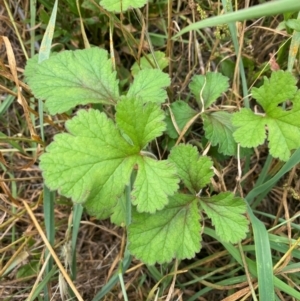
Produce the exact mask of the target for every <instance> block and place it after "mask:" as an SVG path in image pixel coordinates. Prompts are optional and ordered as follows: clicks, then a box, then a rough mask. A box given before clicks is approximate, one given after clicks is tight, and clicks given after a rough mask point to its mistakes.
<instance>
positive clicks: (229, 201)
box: [200, 192, 248, 243]
mask: <svg viewBox="0 0 300 301" xmlns="http://www.w3.org/2000/svg"><path fill="white" fill-rule="evenodd" d="M200 204H201V206H202V208H203V209H204V211H205V212H206V214H207V215H208V217H209V218H211V220H212V222H213V225H214V226H215V228H216V233H217V234H218V236H219V237H220V239H221V240H222V241H224V242H231V243H237V242H239V241H241V240H242V239H243V238H245V237H246V233H247V232H248V220H247V218H246V216H245V215H244V214H245V213H246V209H247V207H246V203H245V201H244V200H243V199H242V198H238V197H234V196H233V194H232V193H230V192H222V193H220V194H218V195H214V196H212V197H210V198H201V199H200Z"/></svg>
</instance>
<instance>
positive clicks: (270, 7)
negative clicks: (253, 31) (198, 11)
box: [174, 0, 300, 38]
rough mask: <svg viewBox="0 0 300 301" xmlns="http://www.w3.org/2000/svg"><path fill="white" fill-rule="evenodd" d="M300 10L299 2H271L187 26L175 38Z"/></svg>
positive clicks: (286, 0) (293, 0)
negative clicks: (211, 28) (203, 29)
mask: <svg viewBox="0 0 300 301" xmlns="http://www.w3.org/2000/svg"><path fill="white" fill-rule="evenodd" d="M298 10H300V1H297V0H280V1H271V2H267V3H264V4H260V5H256V6H253V7H250V8H246V9H241V10H238V11H236V12H232V13H228V14H225V15H220V16H216V17H212V18H208V19H205V20H202V21H199V22H196V23H193V24H191V25H189V26H187V27H186V28H184V29H183V30H181V31H180V32H179V33H178V34H176V35H175V36H174V38H178V37H179V36H181V35H182V34H184V33H186V32H189V31H191V30H196V29H201V28H204V27H209V26H217V25H219V24H225V23H230V22H236V21H244V20H249V19H253V18H260V17H265V16H271V15H276V14H281V13H285V12H292V11H298Z"/></svg>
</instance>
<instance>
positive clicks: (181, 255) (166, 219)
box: [128, 194, 201, 264]
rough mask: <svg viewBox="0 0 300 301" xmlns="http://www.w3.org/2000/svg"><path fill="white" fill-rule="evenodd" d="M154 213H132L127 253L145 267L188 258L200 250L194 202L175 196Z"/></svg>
mask: <svg viewBox="0 0 300 301" xmlns="http://www.w3.org/2000/svg"><path fill="white" fill-rule="evenodd" d="M169 199H170V201H169V204H168V205H167V206H166V207H165V208H164V209H163V210H161V211H158V212H156V213H155V214H149V213H138V212H136V211H134V212H133V222H132V224H131V225H130V226H129V234H128V240H129V250H130V252H131V253H132V254H133V255H134V256H135V257H137V258H138V259H140V260H142V261H143V262H145V263H147V264H154V263H156V262H158V263H165V262H170V261H171V260H172V259H173V258H177V259H185V258H192V257H194V256H195V253H196V252H199V250H200V247H201V244H200V242H201V236H200V231H201V226H200V223H199V220H200V215H199V212H198V206H197V199H195V198H194V197H193V196H191V195H182V194H176V195H174V196H173V197H170V198H169Z"/></svg>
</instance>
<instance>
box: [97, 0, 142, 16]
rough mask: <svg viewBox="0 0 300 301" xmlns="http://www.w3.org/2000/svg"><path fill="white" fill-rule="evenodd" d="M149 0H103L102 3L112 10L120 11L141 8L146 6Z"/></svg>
mask: <svg viewBox="0 0 300 301" xmlns="http://www.w3.org/2000/svg"><path fill="white" fill-rule="evenodd" d="M146 3H147V0H113V1H112V0H101V1H100V5H101V6H103V7H104V8H105V9H106V10H108V11H110V12H116V13H120V12H121V11H122V12H125V11H126V10H127V9H133V8H139V7H142V6H144V5H145V4H146Z"/></svg>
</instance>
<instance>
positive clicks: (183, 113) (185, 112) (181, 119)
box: [166, 100, 197, 139]
mask: <svg viewBox="0 0 300 301" xmlns="http://www.w3.org/2000/svg"><path fill="white" fill-rule="evenodd" d="M170 110H171V112H172V114H173V116H174V119H175V122H176V124H177V126H178V128H179V130H180V131H182V130H183V128H184V126H185V125H186V124H187V123H188V121H189V120H191V119H192V118H193V117H194V116H195V115H196V114H197V112H196V111H195V110H193V109H192V108H191V107H190V106H189V105H188V104H187V103H186V102H184V101H182V100H176V101H175V102H173V103H172V104H171V105H170ZM167 114H168V115H167V117H166V124H167V134H168V135H169V136H170V138H173V139H176V138H177V137H178V136H179V135H178V133H177V131H176V129H175V127H174V124H173V121H172V118H171V115H170V113H169V112H168V111H167Z"/></svg>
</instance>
